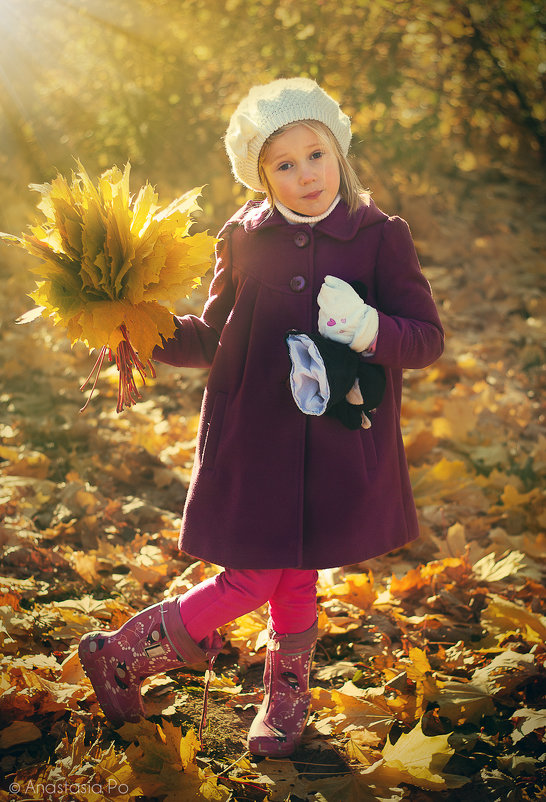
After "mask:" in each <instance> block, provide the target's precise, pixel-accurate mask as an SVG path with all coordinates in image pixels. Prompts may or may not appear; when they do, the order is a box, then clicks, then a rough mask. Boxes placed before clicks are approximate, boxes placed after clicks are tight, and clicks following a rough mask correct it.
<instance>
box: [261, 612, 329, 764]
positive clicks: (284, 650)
mask: <svg viewBox="0 0 546 802" xmlns="http://www.w3.org/2000/svg"><path fill="white" fill-rule="evenodd" d="M268 632H269V642H268V644H267V654H266V658H265V669H264V688H265V694H264V700H263V702H262V705H261V707H260V709H259V710H258V714H257V716H256V718H255V719H254V721H253V722H252V725H251V727H250V731H249V733H248V739H247V745H248V749H249V751H250V752H252V754H254V755H264V756H265V757H286V756H287V755H290V754H292V752H293V751H294V750H295V749H296V747H297V746H298V744H299V742H300V740H301V736H302V734H303V730H304V729H305V725H306V723H307V719H308V717H309V706H310V703H311V694H310V692H309V674H310V671H311V663H312V662H313V654H314V652H315V645H316V642H317V634H318V626H317V623H316V622H315V623H314V624H313V626H312V627H310V628H309V629H307V630H305V632H298V633H297V634H295V635H278V634H277V633H276V632H275V631H274V630H273V629H272V627H271V622H270V623H269V626H268Z"/></svg>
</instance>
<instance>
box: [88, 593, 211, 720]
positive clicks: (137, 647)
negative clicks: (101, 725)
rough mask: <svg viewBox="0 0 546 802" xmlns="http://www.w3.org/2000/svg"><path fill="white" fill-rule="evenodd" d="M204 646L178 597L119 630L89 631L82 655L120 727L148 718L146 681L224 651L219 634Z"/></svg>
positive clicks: (97, 690)
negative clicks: (189, 630) (189, 628)
mask: <svg viewBox="0 0 546 802" xmlns="http://www.w3.org/2000/svg"><path fill="white" fill-rule="evenodd" d="M201 643H202V645H203V648H201V646H198V645H197V644H196V643H195V642H194V641H193V640H192V639H191V638H190V636H189V635H188V633H187V631H186V628H185V626H184V623H183V621H182V618H181V616H180V612H179V610H178V597H176V598H173V599H167V600H166V601H162V602H160V603H159V604H154V605H153V606H152V607H147V608H146V609H145V610H143V611H142V612H141V613H138V614H137V615H135V616H133V618H130V619H129V621H126V622H125V624H123V626H122V627H120V628H119V629H117V630H116V631H115V632H88V633H87V634H85V635H84V636H83V637H82V639H81V640H80V645H79V647H78V655H79V658H80V661H81V664H82V666H83V670H84V671H85V673H86V674H87V676H88V677H89V679H90V680H91V684H92V686H93V688H94V689H95V693H96V695H97V700H98V702H99V704H100V706H101V708H102V710H103V712H104V715H105V716H106V717H107V718H108V719H110V721H111V722H112V724H114V726H116V727H119V726H121V724H122V723H123V722H124V721H138V720H139V719H140V718H141V717H143V716H144V708H143V706H142V696H141V694H140V686H141V684H142V681H143V680H144V679H146V677H150V676H152V674H158V673H160V672H161V671H169V670H170V669H174V668H181V667H182V666H183V665H185V664H188V663H203V662H206V661H207V660H214V658H215V657H216V655H217V654H218V652H219V651H220V649H221V648H222V640H221V637H220V635H219V633H218V632H217V631H216V630H215V631H214V633H213V634H212V635H210V636H209V637H207V638H206V639H205V641H202V642H201Z"/></svg>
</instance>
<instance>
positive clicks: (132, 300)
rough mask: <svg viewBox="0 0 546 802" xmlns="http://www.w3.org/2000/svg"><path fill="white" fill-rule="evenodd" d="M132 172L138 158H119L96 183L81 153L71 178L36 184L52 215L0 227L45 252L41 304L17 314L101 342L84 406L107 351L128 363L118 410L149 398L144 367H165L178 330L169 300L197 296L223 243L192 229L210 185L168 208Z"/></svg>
mask: <svg viewBox="0 0 546 802" xmlns="http://www.w3.org/2000/svg"><path fill="white" fill-rule="evenodd" d="M129 173H130V165H129V164H127V165H126V166H125V168H124V170H123V172H122V171H121V170H119V169H118V168H117V167H113V168H111V169H110V170H107V171H106V172H105V173H103V174H102V176H101V177H100V179H99V181H98V184H97V186H96V187H95V186H94V185H93V183H92V181H91V180H90V178H89V176H88V174H87V172H86V171H85V169H84V168H83V166H82V165H81V164H80V163H79V162H78V172H77V173H74V172H73V173H72V177H71V182H70V183H69V182H68V181H67V180H66V179H65V178H64V177H63V176H62V175H58V176H57V177H56V178H55V179H54V180H53V181H52V182H51V184H39V185H38V184H31V189H34V190H37V191H38V192H39V193H40V194H41V196H42V198H41V201H40V203H39V204H38V208H39V209H40V210H41V212H42V213H43V215H44V216H45V222H43V223H42V224H40V225H36V226H31V227H30V231H31V233H30V234H23V235H22V236H20V237H16V236H13V235H11V234H4V233H1V232H0V239H2V240H4V241H5V242H8V243H12V244H16V245H18V246H20V247H22V248H24V249H25V250H26V251H28V252H29V253H31V254H33V255H34V256H38V257H39V258H40V259H41V260H42V264H41V265H40V266H39V267H37V268H35V269H34V270H33V272H34V273H36V274H37V275H38V276H39V278H40V280H39V281H37V284H36V289H35V290H34V292H32V293H30V297H31V298H32V299H33V300H34V301H35V303H36V304H37V306H36V307H35V308H34V309H31V310H30V311H29V312H27V313H26V314H25V315H23V316H22V317H21V318H19V320H18V321H17V322H18V323H28V322H30V321H31V320H34V319H35V318H36V317H38V316H40V315H41V316H43V317H50V318H52V320H53V323H54V324H55V325H61V326H65V327H66V330H67V335H68V337H69V338H70V340H71V342H72V344H74V343H75V342H77V341H78V340H79V341H81V342H83V343H84V344H85V345H87V346H88V347H89V348H90V349H91V350H98V357H97V360H96V362H95V365H94V367H93V369H92V371H91V373H90V374H89V376H88V377H87V379H86V381H85V382H84V384H83V385H82V387H81V389H82V390H84V389H85V388H86V387H87V386H88V385H89V384H90V382H91V381H93V386H92V389H91V393H90V395H89V399H88V400H87V403H86V404H85V405H84V407H83V408H82V411H83V410H85V408H86V407H87V404H88V403H89V400H90V399H91V396H92V395H93V391H94V389H95V387H96V384H97V379H98V376H99V374H100V371H101V368H102V365H103V362H104V360H105V358H106V357H107V356H108V359H109V360H110V361H115V362H116V365H117V368H118V371H119V384H118V401H117V407H116V410H117V412H121V411H122V410H123V409H124V408H125V407H130V406H132V405H133V404H135V403H136V401H137V400H138V399H139V398H141V395H140V393H139V391H138V389H137V386H136V383H135V378H134V371H135V370H136V371H137V373H138V374H140V376H141V378H142V381H143V383H145V377H146V375H147V374H148V371H149V373H150V376H152V377H153V376H155V371H154V368H153V365H152V362H151V356H152V352H153V349H154V347H155V346H156V345H160V344H161V342H162V339H161V338H162V337H164V338H165V339H167V338H169V337H170V336H172V335H173V333H174V331H175V323H174V319H173V314H172V311H171V310H170V309H169V308H167V307H166V306H164V305H163V304H164V303H165V302H167V303H168V302H169V301H171V302H172V301H173V300H174V299H175V298H178V297H180V296H182V295H185V296H186V297H189V295H190V294H191V292H192V291H193V290H194V289H195V288H196V287H198V286H199V285H200V284H201V278H202V276H203V275H204V274H205V273H206V272H207V270H208V269H209V267H210V263H211V255H212V253H213V250H214V246H215V243H216V239H215V238H214V237H211V236H209V235H208V234H207V233H196V234H189V229H190V227H191V225H192V223H193V222H194V221H193V220H192V217H191V215H192V213H193V212H194V211H196V210H197V209H199V205H198V203H197V197H198V196H199V195H200V193H201V188H196V189H192V190H190V191H189V192H187V193H185V194H184V195H182V196H181V197H179V198H177V199H176V200H174V201H173V202H172V203H171V204H169V205H168V206H167V207H166V208H163V209H162V208H161V207H160V206H159V205H158V196H157V194H156V192H155V190H154V188H153V187H152V186H151V185H150V184H148V183H146V184H145V186H143V187H142V188H141V189H140V190H139V192H138V193H137V195H136V197H135V196H131V194H130V192H129ZM93 377H94V379H93Z"/></svg>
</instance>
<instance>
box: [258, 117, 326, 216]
mask: <svg viewBox="0 0 546 802" xmlns="http://www.w3.org/2000/svg"><path fill="white" fill-rule="evenodd" d="M263 170H264V172H265V176H266V178H267V181H268V183H269V187H270V189H271V192H272V194H273V197H274V198H275V199H276V200H278V201H280V202H281V203H282V204H283V205H284V206H287V207H288V208H289V209H291V210H292V211H293V212H296V214H303V215H307V216H308V217H314V216H316V215H320V214H323V213H324V212H325V211H326V210H327V209H328V207H329V206H330V205H331V203H332V202H333V201H334V198H335V197H336V195H337V193H338V192H339V182H340V174H339V164H338V160H337V154H336V153H335V151H334V149H333V147H332V145H330V144H329V143H328V142H327V141H325V140H323V139H321V138H320V137H319V136H318V134H316V133H315V132H314V131H312V130H311V129H310V128H308V127H307V126H306V125H303V124H299V125H295V126H293V127H292V128H289V129H288V131H284V132H283V133H282V134H279V135H278V136H277V137H274V139H273V141H272V142H271V144H270V145H269V147H268V149H267V152H266V154H265V157H264V160H263Z"/></svg>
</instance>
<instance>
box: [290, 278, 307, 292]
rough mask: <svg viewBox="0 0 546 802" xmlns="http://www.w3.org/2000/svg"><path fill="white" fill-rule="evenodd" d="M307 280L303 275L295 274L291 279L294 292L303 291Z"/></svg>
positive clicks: (291, 287)
mask: <svg viewBox="0 0 546 802" xmlns="http://www.w3.org/2000/svg"><path fill="white" fill-rule="evenodd" d="M305 284H306V281H305V279H304V277H303V276H294V277H293V278H291V279H290V289H291V290H292V292H302V290H304V289H305Z"/></svg>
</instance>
